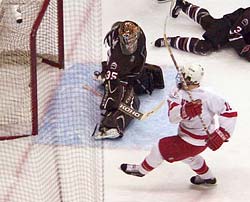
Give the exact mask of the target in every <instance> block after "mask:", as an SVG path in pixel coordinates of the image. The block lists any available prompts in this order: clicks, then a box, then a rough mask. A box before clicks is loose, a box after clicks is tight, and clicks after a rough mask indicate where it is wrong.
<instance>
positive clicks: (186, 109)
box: [181, 100, 202, 119]
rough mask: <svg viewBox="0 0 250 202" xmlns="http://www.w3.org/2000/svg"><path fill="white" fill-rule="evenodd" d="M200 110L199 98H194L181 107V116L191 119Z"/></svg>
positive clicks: (198, 113) (199, 112)
mask: <svg viewBox="0 0 250 202" xmlns="http://www.w3.org/2000/svg"><path fill="white" fill-rule="evenodd" d="M201 112H202V104H201V100H195V101H192V102H187V103H185V104H184V105H183V106H182V108H181V117H182V118H183V119H191V118H194V117H195V116H198V115H200V114H201Z"/></svg>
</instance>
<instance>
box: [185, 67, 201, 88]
mask: <svg viewBox="0 0 250 202" xmlns="http://www.w3.org/2000/svg"><path fill="white" fill-rule="evenodd" d="M180 72H181V73H182V75H183V78H184V79H185V81H186V83H187V85H191V84H199V83H200V81H201V79H202V77H203V75H204V68H203V67H202V66H201V65H200V64H186V65H184V66H183V67H182V68H181V69H180Z"/></svg>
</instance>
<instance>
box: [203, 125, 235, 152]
mask: <svg viewBox="0 0 250 202" xmlns="http://www.w3.org/2000/svg"><path fill="white" fill-rule="evenodd" d="M228 138H230V134H229V133H228V132H227V131H226V130H225V129H224V128H221V127H220V128H218V129H216V130H215V131H214V132H213V133H212V134H211V135H210V136H209V138H208V140H207V146H208V147H209V148H210V149H211V150H213V151H215V150H217V149H219V148H220V147H221V145H222V144H223V143H224V142H225V141H227V139H228Z"/></svg>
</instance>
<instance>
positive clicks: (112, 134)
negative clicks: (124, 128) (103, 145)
mask: <svg viewBox="0 0 250 202" xmlns="http://www.w3.org/2000/svg"><path fill="white" fill-rule="evenodd" d="M122 136H123V135H122V134H121V133H119V131H118V130H117V129H116V128H110V129H107V128H102V129H99V131H98V132H97V133H96V134H95V135H94V138H95V139H96V140H102V139H117V138H121V137H122Z"/></svg>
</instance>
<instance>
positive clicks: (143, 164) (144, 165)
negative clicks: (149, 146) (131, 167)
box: [141, 160, 154, 171]
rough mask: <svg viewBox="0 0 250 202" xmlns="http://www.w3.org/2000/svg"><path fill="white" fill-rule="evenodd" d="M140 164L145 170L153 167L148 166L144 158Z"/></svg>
mask: <svg viewBox="0 0 250 202" xmlns="http://www.w3.org/2000/svg"><path fill="white" fill-rule="evenodd" d="M141 166H142V167H143V168H144V169H145V170H146V171H151V170H153V169H154V167H152V166H150V165H149V164H148V162H147V161H146V160H144V161H143V162H142V164H141Z"/></svg>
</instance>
